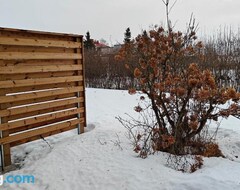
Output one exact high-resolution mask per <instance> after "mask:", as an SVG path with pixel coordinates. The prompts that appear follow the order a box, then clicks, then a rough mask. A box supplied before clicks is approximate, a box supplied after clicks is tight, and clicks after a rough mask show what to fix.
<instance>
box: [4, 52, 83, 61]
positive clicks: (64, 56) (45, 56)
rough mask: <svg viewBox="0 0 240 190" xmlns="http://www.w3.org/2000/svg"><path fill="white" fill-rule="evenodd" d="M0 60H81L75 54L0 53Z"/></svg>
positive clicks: (80, 56) (79, 55) (80, 57)
mask: <svg viewBox="0 0 240 190" xmlns="http://www.w3.org/2000/svg"><path fill="white" fill-rule="evenodd" d="M0 59H3V60H18V59H31V60H32V59H82V55H81V54H77V53H36V52H0Z"/></svg>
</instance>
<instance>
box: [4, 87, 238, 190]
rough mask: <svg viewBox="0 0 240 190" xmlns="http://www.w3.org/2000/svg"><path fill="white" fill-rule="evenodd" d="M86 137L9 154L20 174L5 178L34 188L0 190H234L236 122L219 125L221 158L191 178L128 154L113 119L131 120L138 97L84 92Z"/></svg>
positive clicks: (71, 135) (70, 136) (157, 160)
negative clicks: (30, 178) (28, 180)
mask: <svg viewBox="0 0 240 190" xmlns="http://www.w3.org/2000/svg"><path fill="white" fill-rule="evenodd" d="M86 93H87V121H88V127H87V129H86V131H87V132H86V133H84V134H82V135H77V130H72V131H69V132H65V133H62V134H60V135H55V136H53V137H49V138H46V140H47V141H48V143H49V144H50V146H51V148H50V147H49V146H48V145H47V144H46V143H45V142H44V141H43V140H38V141H35V142H31V143H28V144H24V145H21V146H18V147H15V148H13V149H12V155H13V160H14V162H15V163H19V167H21V169H19V170H15V171H12V172H9V173H7V174H5V175H9V174H12V175H17V174H31V175H34V176H35V184H5V186H0V189H6V190H7V189H8V190H13V189H14V190H15V189H23V190H25V189H33V190H115V189H119V190H122V189H123V190H125V189H128V190H135V189H136V190H148V189H149V190H155V189H158V190H164V189H166V190H174V189H176V190H182V189H183V190H192V189H196V190H202V189H204V190H208V189H209V190H210V189H211V190H212V189H218V190H228V189H229V190H234V189H236V190H239V189H240V127H239V124H240V120H238V119H236V118H233V117H230V118H229V119H227V120H223V121H222V123H221V128H220V129H219V133H218V137H217V140H218V142H219V145H220V148H221V150H222V152H223V154H224V155H226V157H227V158H226V159H224V158H205V159H204V166H203V168H202V169H200V170H198V171H196V172H195V173H193V174H188V173H182V172H180V171H175V170H173V169H171V168H169V167H167V166H166V159H167V156H166V154H163V153H157V154H155V155H151V156H149V157H148V158H147V159H141V158H138V157H137V155H136V154H135V153H134V152H133V150H132V146H131V145H130V141H129V139H128V138H127V137H126V130H125V128H124V127H122V126H121V124H120V123H119V122H118V121H117V120H116V119H115V117H116V116H122V117H124V113H129V114H130V115H135V116H136V113H134V111H133V107H134V106H135V105H136V104H137V102H138V96H137V95H134V96H130V95H128V93H127V91H120V90H103V89H87V90H86Z"/></svg>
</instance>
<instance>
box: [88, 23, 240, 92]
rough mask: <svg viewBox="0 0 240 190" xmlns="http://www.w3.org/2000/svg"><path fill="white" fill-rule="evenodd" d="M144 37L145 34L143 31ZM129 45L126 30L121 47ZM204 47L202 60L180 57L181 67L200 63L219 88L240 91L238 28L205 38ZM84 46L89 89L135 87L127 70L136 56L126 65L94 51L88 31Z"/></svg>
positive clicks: (133, 62)
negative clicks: (208, 71) (209, 72)
mask: <svg viewBox="0 0 240 190" xmlns="http://www.w3.org/2000/svg"><path fill="white" fill-rule="evenodd" d="M143 35H148V34H147V32H146V31H143ZM131 42H132V37H131V31H130V28H127V29H126V31H125V33H124V41H123V44H124V45H127V44H131ZM123 44H122V45H123ZM203 46H204V47H203V48H202V51H203V52H202V55H203V56H202V57H197V56H190V57H182V66H183V67H185V66H187V65H189V64H191V63H200V66H201V67H202V69H209V70H211V72H212V73H213V74H214V76H215V77H216V81H217V84H218V85H219V86H220V87H221V86H222V87H225V86H230V87H234V88H235V89H236V90H237V91H240V29H239V30H238V31H237V32H234V31H233V30H232V29H231V28H227V27H225V28H224V29H222V30H220V31H219V32H218V33H216V34H215V35H213V36H210V37H207V36H206V37H205V39H204V40H203ZM84 47H85V69H86V70H85V75H86V84H87V86H88V87H93V88H109V89H128V88H130V87H136V81H135V79H134V76H133V74H132V73H131V72H129V69H128V68H127V67H134V66H135V65H136V64H137V63H138V58H137V57H133V58H132V60H131V63H128V64H127V65H126V64H125V62H123V61H119V60H116V59H115V57H117V52H114V53H112V54H108V55H103V54H101V53H99V52H97V50H96V48H95V45H94V40H92V39H91V37H90V33H89V32H87V34H86V36H85V40H84ZM176 69H181V68H176Z"/></svg>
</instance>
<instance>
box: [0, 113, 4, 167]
mask: <svg viewBox="0 0 240 190" xmlns="http://www.w3.org/2000/svg"><path fill="white" fill-rule="evenodd" d="M1 124H2V118H1V117H0V125H1ZM0 138H2V131H0ZM0 152H1V169H2V172H3V170H4V161H3V147H2V145H1V144H0Z"/></svg>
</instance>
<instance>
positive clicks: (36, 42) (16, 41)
mask: <svg viewBox="0 0 240 190" xmlns="http://www.w3.org/2000/svg"><path fill="white" fill-rule="evenodd" d="M0 44H2V45H15V46H44V47H64V48H81V47H82V46H81V43H77V42H72V41H54V40H42V39H37V38H33V39H25V38H12V37H4V36H0Z"/></svg>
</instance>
